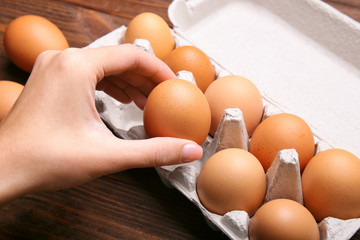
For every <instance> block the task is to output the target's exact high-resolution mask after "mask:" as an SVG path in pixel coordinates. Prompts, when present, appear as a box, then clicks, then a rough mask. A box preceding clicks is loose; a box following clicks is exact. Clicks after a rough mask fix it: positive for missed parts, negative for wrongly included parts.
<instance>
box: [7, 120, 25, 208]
mask: <svg viewBox="0 0 360 240" xmlns="http://www.w3.org/2000/svg"><path fill="white" fill-rule="evenodd" d="M1 130H2V129H1V127H0V183H1V184H0V208H1V207H3V206H5V205H7V204H8V203H10V202H12V201H14V200H15V199H17V198H19V197H21V196H23V195H25V194H26V193H28V191H27V187H26V186H27V184H26V182H27V180H26V179H25V177H24V175H23V174H22V172H23V170H24V168H23V167H22V166H21V164H19V163H20V161H19V159H20V158H19V157H20V155H21V153H19V152H18V149H16V147H15V145H16V144H14V143H12V142H10V141H11V140H10V139H8V138H6V137H5V136H4V134H2V131H1Z"/></svg>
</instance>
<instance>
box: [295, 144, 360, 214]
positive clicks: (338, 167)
mask: <svg viewBox="0 0 360 240" xmlns="http://www.w3.org/2000/svg"><path fill="white" fill-rule="evenodd" d="M301 184H302V190H303V196H304V205H305V207H306V208H308V209H309V211H310V212H311V213H312V214H313V215H314V216H315V219H316V220H317V221H321V220H323V219H324V218H326V217H335V218H340V219H350V218H360V159H359V158H358V157H357V156H355V155H354V154H352V153H350V152H348V151H346V150H343V149H329V150H324V151H322V152H320V153H318V154H316V155H315V156H314V157H313V158H312V159H311V160H310V162H309V163H308V165H307V166H306V167H305V170H304V172H303V174H302V177H301Z"/></svg>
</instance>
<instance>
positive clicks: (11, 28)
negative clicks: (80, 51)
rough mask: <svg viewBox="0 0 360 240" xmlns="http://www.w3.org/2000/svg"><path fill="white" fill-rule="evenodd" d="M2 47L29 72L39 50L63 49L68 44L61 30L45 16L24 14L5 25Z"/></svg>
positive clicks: (17, 63) (17, 64)
mask: <svg viewBox="0 0 360 240" xmlns="http://www.w3.org/2000/svg"><path fill="white" fill-rule="evenodd" d="M4 47H5V51H6V53H7V55H8V57H9V58H10V60H11V61H12V62H13V63H14V64H15V65H16V66H18V67H19V68H21V69H22V70H24V71H26V72H31V70H32V68H33V65H34V63H35V60H36V58H37V57H38V55H39V54H40V53H41V52H43V51H45V50H63V49H65V48H68V47H69V44H68V42H67V40H66V38H65V36H64V34H63V33H62V32H61V30H60V29H59V28H58V27H57V26H56V25H55V24H53V23H52V22H50V21H49V20H47V19H46V18H43V17H41V16H35V15H25V16H21V17H18V18H16V19H14V20H13V21H11V22H10V23H9V25H8V26H7V27H6V29H5V33H4Z"/></svg>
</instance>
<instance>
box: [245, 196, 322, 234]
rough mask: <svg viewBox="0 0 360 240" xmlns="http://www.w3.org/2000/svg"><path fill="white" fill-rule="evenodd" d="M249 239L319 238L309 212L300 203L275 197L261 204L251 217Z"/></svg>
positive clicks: (316, 227) (315, 224) (317, 229)
mask: <svg viewBox="0 0 360 240" xmlns="http://www.w3.org/2000/svg"><path fill="white" fill-rule="evenodd" d="M249 238H250V240H304V239H307V240H319V239H320V233H319V228H318V226H317V223H316V221H315V219H314V217H313V216H312V215H311V213H310V212H309V211H308V210H307V209H306V208H305V207H304V206H303V205H301V204H300V203H298V202H295V201H293V200H289V199H275V200H272V201H269V202H267V203H265V204H264V205H262V206H261V207H260V208H259V209H258V210H257V211H256V213H255V215H254V216H253V218H252V219H251V222H250V226H249Z"/></svg>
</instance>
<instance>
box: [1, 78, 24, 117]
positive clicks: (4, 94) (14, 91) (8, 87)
mask: <svg viewBox="0 0 360 240" xmlns="http://www.w3.org/2000/svg"><path fill="white" fill-rule="evenodd" d="M23 89H24V86H23V85H21V84H20V83H17V82H12V81H6V80H2V81H0V122H1V121H2V120H3V119H4V118H5V116H6V115H7V114H8V113H9V112H10V110H11V108H12V107H13V105H14V104H15V102H16V100H17V99H18V97H19V95H20V94H21V92H22V91H23Z"/></svg>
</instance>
